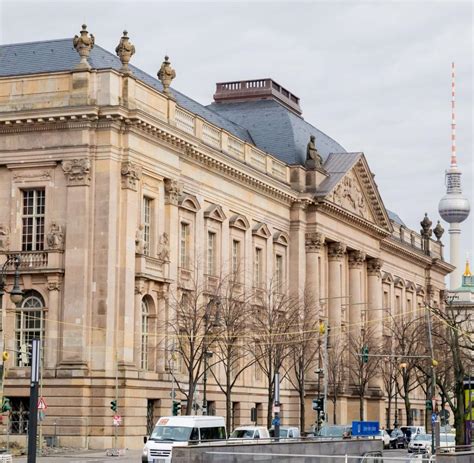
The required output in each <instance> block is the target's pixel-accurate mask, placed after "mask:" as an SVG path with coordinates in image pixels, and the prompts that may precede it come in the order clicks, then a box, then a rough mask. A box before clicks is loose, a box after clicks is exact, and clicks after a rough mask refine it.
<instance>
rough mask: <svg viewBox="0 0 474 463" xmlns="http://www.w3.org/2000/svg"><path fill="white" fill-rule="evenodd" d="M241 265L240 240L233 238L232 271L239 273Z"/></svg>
mask: <svg viewBox="0 0 474 463" xmlns="http://www.w3.org/2000/svg"><path fill="white" fill-rule="evenodd" d="M239 265H240V241H239V240H232V273H233V274H234V275H237V273H238V272H239Z"/></svg>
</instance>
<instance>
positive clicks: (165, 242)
mask: <svg viewBox="0 0 474 463" xmlns="http://www.w3.org/2000/svg"><path fill="white" fill-rule="evenodd" d="M158 259H160V260H162V261H163V262H169V260H170V238H169V236H168V233H166V232H165V233H163V234H162V235H161V236H160V243H159V245H158Z"/></svg>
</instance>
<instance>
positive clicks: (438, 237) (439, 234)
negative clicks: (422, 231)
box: [433, 220, 444, 241]
mask: <svg viewBox="0 0 474 463" xmlns="http://www.w3.org/2000/svg"><path fill="white" fill-rule="evenodd" d="M433 233H434V235H435V236H436V240H437V241H441V237H442V236H443V233H444V228H443V227H442V226H441V223H440V221H439V220H438V224H437V225H436V227H435V228H434V230H433Z"/></svg>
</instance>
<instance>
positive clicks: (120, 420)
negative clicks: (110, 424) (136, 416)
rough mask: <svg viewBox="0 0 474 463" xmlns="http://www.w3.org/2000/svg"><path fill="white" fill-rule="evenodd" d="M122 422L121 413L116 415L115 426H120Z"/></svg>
mask: <svg viewBox="0 0 474 463" xmlns="http://www.w3.org/2000/svg"><path fill="white" fill-rule="evenodd" d="M121 424H122V417H121V416H120V415H114V426H120V425H121Z"/></svg>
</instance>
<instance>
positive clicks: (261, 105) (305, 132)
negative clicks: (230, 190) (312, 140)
mask: <svg viewBox="0 0 474 463" xmlns="http://www.w3.org/2000/svg"><path fill="white" fill-rule="evenodd" d="M208 108H211V109H212V110H214V111H215V112H218V113H219V114H222V115H223V116H224V117H226V118H227V119H230V120H231V121H234V122H235V123H237V124H239V125H240V126H242V127H245V128H246V129H247V130H248V131H249V133H250V135H251V136H252V139H253V141H254V142H255V145H256V146H258V147H259V148H260V149H262V150H264V151H266V152H267V153H271V154H273V155H275V156H276V157H278V158H279V159H281V160H282V161H284V162H286V163H288V164H304V162H305V160H306V147H307V145H308V142H309V137H310V136H311V135H314V136H315V137H316V147H317V149H318V151H319V153H320V154H321V156H322V157H323V159H326V158H327V157H328V156H329V154H330V153H341V152H345V151H346V150H345V149H344V148H343V147H342V146H341V145H339V143H337V142H336V141H334V140H333V139H332V138H330V137H328V136H327V135H326V134H325V133H323V132H321V131H320V130H318V129H317V128H315V127H313V126H312V125H311V124H309V123H308V122H306V121H305V120H304V119H303V118H301V117H299V116H298V115H296V114H294V113H293V112H291V111H289V110H288V109H287V108H285V107H284V106H283V105H282V104H280V103H279V102H277V101H275V100H257V101H243V102H236V103H212V104H211V105H209V106H208Z"/></svg>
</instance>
